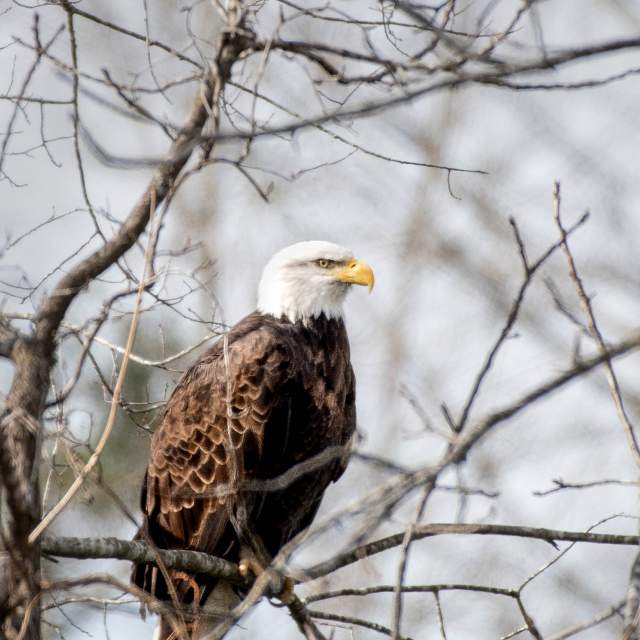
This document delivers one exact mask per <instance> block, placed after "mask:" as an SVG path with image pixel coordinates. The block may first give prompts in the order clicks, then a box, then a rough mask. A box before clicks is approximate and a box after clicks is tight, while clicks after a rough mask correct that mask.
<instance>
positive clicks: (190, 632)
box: [131, 529, 240, 640]
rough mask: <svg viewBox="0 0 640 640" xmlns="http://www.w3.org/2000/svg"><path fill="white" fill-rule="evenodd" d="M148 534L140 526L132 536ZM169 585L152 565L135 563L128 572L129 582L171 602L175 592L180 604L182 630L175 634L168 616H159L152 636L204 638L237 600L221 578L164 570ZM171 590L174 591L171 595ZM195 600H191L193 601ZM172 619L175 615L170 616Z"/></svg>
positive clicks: (167, 639) (160, 639) (155, 639)
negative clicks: (208, 577)
mask: <svg viewBox="0 0 640 640" xmlns="http://www.w3.org/2000/svg"><path fill="white" fill-rule="evenodd" d="M148 539H149V536H148V534H146V532H145V531H143V530H142V529H141V530H140V531H139V532H138V533H137V535H136V536H135V538H134V540H147V541H148ZM167 574H168V577H169V579H170V581H171V585H172V587H173V589H169V587H168V586H167V582H166V580H165V576H164V573H163V572H162V571H161V570H160V569H159V568H158V567H157V566H155V565H153V564H148V563H143V564H136V565H134V567H133V570H132V572H131V582H132V583H133V584H135V585H137V586H138V587H140V588H141V589H143V590H144V591H146V592H147V593H149V594H150V595H152V596H154V597H155V598H158V600H162V601H165V602H166V603H167V604H168V605H171V604H172V600H175V596H177V598H178V600H179V602H180V603H181V605H182V607H183V608H182V610H181V615H180V616H176V617H177V618H178V619H180V621H181V622H182V623H184V628H183V632H182V633H180V634H178V633H177V632H176V629H175V626H174V624H175V623H174V624H172V623H171V621H170V619H169V618H168V617H163V616H161V618H160V621H159V623H158V625H157V626H156V629H155V631H154V634H153V640H181V639H182V638H184V636H185V635H186V636H187V637H188V638H190V639H192V640H198V639H199V638H204V637H206V636H207V635H208V634H210V633H211V631H213V629H215V627H217V626H218V624H220V623H221V622H222V621H223V620H224V619H225V618H226V617H227V616H228V615H229V613H230V612H231V610H232V609H233V608H234V607H235V606H236V605H237V604H238V603H239V602H240V597H239V595H238V594H237V593H236V592H235V590H234V589H233V587H232V586H231V584H230V583H228V582H226V581H224V580H216V581H215V583H213V582H212V581H211V580H204V581H203V583H200V580H197V579H196V578H194V576H190V575H189V574H187V573H185V572H184V571H176V570H171V569H169V570H168V571H167ZM171 591H173V593H174V594H175V596H174V597H172V595H171ZM194 603H195V604H194ZM174 620H175V617H174Z"/></svg>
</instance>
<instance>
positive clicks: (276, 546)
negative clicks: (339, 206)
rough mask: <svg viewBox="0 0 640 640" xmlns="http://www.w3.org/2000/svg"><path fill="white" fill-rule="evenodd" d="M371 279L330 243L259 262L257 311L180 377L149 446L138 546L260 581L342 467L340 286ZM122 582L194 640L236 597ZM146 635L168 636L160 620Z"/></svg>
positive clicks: (202, 580) (177, 581)
mask: <svg viewBox="0 0 640 640" xmlns="http://www.w3.org/2000/svg"><path fill="white" fill-rule="evenodd" d="M373 282H374V278H373V272H372V270H371V268H370V267H369V266H367V265H366V264H365V263H364V262H361V261H359V260H356V259H355V258H354V256H353V254H352V253H351V251H349V250H348V249H345V248H343V247H340V246H338V245H336V244H333V243H330V242H321V241H313V242H301V243H298V244H294V245H291V246H289V247H286V248H285V249H282V250H281V251H279V252H278V253H276V254H275V255H274V256H273V257H272V258H271V260H270V261H269V262H268V264H267V265H266V267H265V269H264V271H263V274H262V278H261V280H260V285H259V291H258V307H257V311H255V312H253V313H252V314H250V315H248V316H247V317H246V318H244V319H243V320H241V321H240V322H239V323H238V324H236V325H235V326H234V327H233V328H232V329H231V330H230V331H229V332H228V333H227V334H225V335H224V336H223V337H222V338H221V339H219V340H218V342H217V343H216V344H215V345H214V346H213V347H212V348H211V349H210V350H209V351H208V352H207V353H205V354H204V355H203V356H202V357H201V358H200V359H199V360H198V361H197V362H196V363H195V364H194V365H193V366H192V367H191V368H190V369H189V370H188V371H187V372H186V373H185V374H184V375H183V377H182V378H181V380H180V381H179V382H178V385H177V386H176V388H175V390H174V392H173V394H172V395H171V398H170V399H169V401H168V403H167V406H166V408H165V412H164V416H163V418H162V422H161V424H160V426H159V428H158V429H157V430H156V432H155V434H154V436H153V439H152V442H151V452H150V461H149V465H148V468H147V472H146V475H145V479H144V484H143V487H142V511H143V514H144V522H143V526H142V528H141V530H140V532H139V533H138V537H139V538H141V539H147V540H149V541H151V542H152V543H153V544H155V545H156V546H157V547H159V548H165V549H191V550H197V551H204V552H207V553H209V554H212V555H215V556H219V557H221V558H225V559H227V560H229V561H231V562H236V563H238V564H239V567H240V571H241V573H243V574H244V575H248V574H249V573H253V574H254V575H259V574H260V573H261V572H262V571H263V570H264V568H265V566H266V565H268V564H269V562H270V561H271V560H272V559H273V558H274V557H275V556H276V554H277V553H278V551H279V550H280V549H281V548H282V546H283V545H285V544H286V543H287V542H288V541H289V540H291V539H292V538H293V537H294V536H295V535H296V534H298V533H299V532H300V531H303V530H304V529H306V528H307V527H308V526H309V525H310V524H311V522H312V520H313V518H314V516H315V514H316V512H317V510H318V507H319V506H320V501H321V499H322V495H323V493H324V491H325V489H326V488H327V486H328V485H329V484H330V483H331V482H332V481H335V480H337V479H338V478H339V477H340V476H341V474H342V473H343V471H344V470H345V467H346V464H347V460H348V455H349V447H350V441H351V438H352V436H353V434H354V431H355V426H356V412H355V380H354V375H353V370H352V367H351V362H350V357H349V342H348V339H347V333H346V329H345V325H344V320H343V310H342V305H343V301H344V299H345V296H346V294H347V292H348V291H349V289H350V287H351V285H354V284H356V285H364V286H367V287H368V288H369V290H371V288H372V287H373ZM167 577H168V578H169V579H170V585H168V584H167V580H166V578H167ZM132 580H133V582H134V583H135V584H136V585H138V586H139V587H141V588H142V589H144V590H146V591H148V592H149V593H150V594H152V595H154V596H156V597H157V598H160V599H162V600H167V601H173V602H174V603H176V599H177V601H178V603H179V604H180V605H181V608H182V617H183V620H185V625H186V627H187V628H186V632H187V633H188V634H190V636H191V637H194V638H196V637H199V636H202V635H204V634H205V633H206V630H210V629H211V627H212V625H213V626H215V624H216V623H217V622H220V620H221V619H223V618H224V617H225V615H226V614H227V613H228V612H229V611H230V609H231V608H232V607H233V606H234V604H235V603H237V602H238V601H239V595H238V591H237V588H234V587H233V586H232V585H229V584H228V583H225V582H224V581H221V580H217V579H215V578H211V577H208V576H204V575H200V574H196V575H189V574H187V573H185V572H182V571H175V570H170V571H166V572H165V571H162V570H161V569H160V568H158V567H155V566H153V565H149V564H141V565H137V566H135V567H134V570H133V576H132ZM291 589H292V583H287V585H286V589H285V590H286V591H288V592H289V593H287V594H286V595H283V594H281V596H280V597H281V599H285V597H289V595H290V590H291ZM185 612H186V613H185ZM183 631H184V630H183ZM157 637H159V638H162V639H163V640H165V639H168V638H173V637H177V636H176V635H175V630H172V628H171V625H170V624H169V622H168V620H167V619H163V620H162V621H161V624H160V627H159V631H158V633H157Z"/></svg>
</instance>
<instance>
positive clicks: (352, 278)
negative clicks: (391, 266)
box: [336, 260, 375, 291]
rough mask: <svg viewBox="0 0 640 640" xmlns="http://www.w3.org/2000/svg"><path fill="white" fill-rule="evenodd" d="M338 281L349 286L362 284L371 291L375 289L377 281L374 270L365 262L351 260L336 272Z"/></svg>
mask: <svg viewBox="0 0 640 640" xmlns="http://www.w3.org/2000/svg"><path fill="white" fill-rule="evenodd" d="M336 280H340V282H347V283H349V284H361V285H363V286H367V287H369V291H371V289H373V284H374V282H375V279H374V277H373V270H372V269H371V267H370V266H369V265H368V264H366V263H365V262H361V261H360V260H351V262H349V263H348V264H347V265H345V266H344V267H338V269H337V271H336Z"/></svg>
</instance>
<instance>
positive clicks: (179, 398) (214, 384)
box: [142, 326, 293, 554]
mask: <svg viewBox="0 0 640 640" xmlns="http://www.w3.org/2000/svg"><path fill="white" fill-rule="evenodd" d="M290 355H291V354H290V353H288V348H287V343H286V341H283V340H277V339H276V337H275V336H274V334H273V332H272V331H270V330H269V329H268V328H266V327H264V326H263V327H261V328H255V329H253V330H251V331H249V332H247V333H244V332H243V335H240V336H239V337H235V336H234V335H233V333H232V334H231V335H230V336H229V337H228V339H227V340H225V339H223V340H220V341H219V342H218V344H217V345H216V346H215V347H214V348H213V349H212V351H210V352H209V353H208V354H207V355H205V356H204V357H203V358H202V359H201V360H200V361H199V362H198V363H196V364H195V365H194V366H193V367H192V368H191V369H190V370H189V371H188V372H187V373H186V374H185V375H184V377H183V378H182V379H181V381H180V382H179V384H178V386H177V387H176V389H175V391H174V393H173V395H172V396H171V399H170V400H169V402H168V404H167V407H166V410H165V414H164V418H163V420H162V423H161V425H160V427H159V428H158V430H157V431H156V433H155V434H154V437H153V440H152V445H151V455H150V458H151V460H150V463H149V467H148V470H147V477H146V491H145V492H144V494H143V496H142V503H143V504H142V507H143V511H144V513H145V515H146V517H147V518H148V525H149V533H150V534H151V535H152V537H154V539H156V541H157V542H158V544H162V545H163V546H164V545H165V544H166V545H167V546H174V547H175V546H177V547H180V548H192V549H200V550H206V551H208V552H209V553H213V552H214V551H215V550H216V548H217V547H218V546H219V543H221V542H224V541H223V540H222V536H223V535H224V532H225V529H227V528H228V526H229V515H230V509H231V508H232V505H233V501H234V499H236V497H235V496H234V490H235V489H236V488H237V487H238V484H239V481H241V480H242V478H243V476H244V472H245V468H249V467H251V466H253V465H254V464H255V463H256V461H257V460H259V458H260V456H261V453H262V448H263V443H264V437H265V425H266V423H267V421H268V420H269V417H270V415H271V414H272V412H273V410H274V408H275V407H276V405H277V403H278V402H280V401H281V396H282V395H283V394H282V390H283V385H285V384H286V383H287V381H289V380H290V379H291V377H292V376H293V372H292V370H291V358H290ZM230 443H231V444H230ZM158 538H163V539H158ZM217 551H218V553H220V554H222V553H223V552H224V550H223V549H218V550H217Z"/></svg>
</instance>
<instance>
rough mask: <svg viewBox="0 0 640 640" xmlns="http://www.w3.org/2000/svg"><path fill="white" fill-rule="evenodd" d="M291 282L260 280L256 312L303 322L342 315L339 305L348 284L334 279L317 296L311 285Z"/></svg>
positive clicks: (341, 303) (337, 317)
mask: <svg viewBox="0 0 640 640" xmlns="http://www.w3.org/2000/svg"><path fill="white" fill-rule="evenodd" d="M293 284H294V283H290V282H281V281H278V280H276V281H275V282H264V281H263V282H261V286H260V290H259V292H258V311H260V312H261V313H265V314H269V315H272V316H274V317H275V318H285V319H286V320H288V321H289V322H293V323H296V322H301V323H302V324H304V325H308V324H309V323H311V322H313V320H317V319H319V318H321V317H323V316H324V317H325V318H328V319H339V318H342V315H343V310H342V305H343V302H344V299H345V295H346V293H347V290H348V285H346V284H343V283H339V282H336V283H335V284H334V286H332V287H330V288H327V289H326V290H324V291H322V293H321V295H319V292H318V291H316V290H314V288H313V287H309V286H307V287H305V286H292V285H293ZM295 284H296V285H297V283H295Z"/></svg>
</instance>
